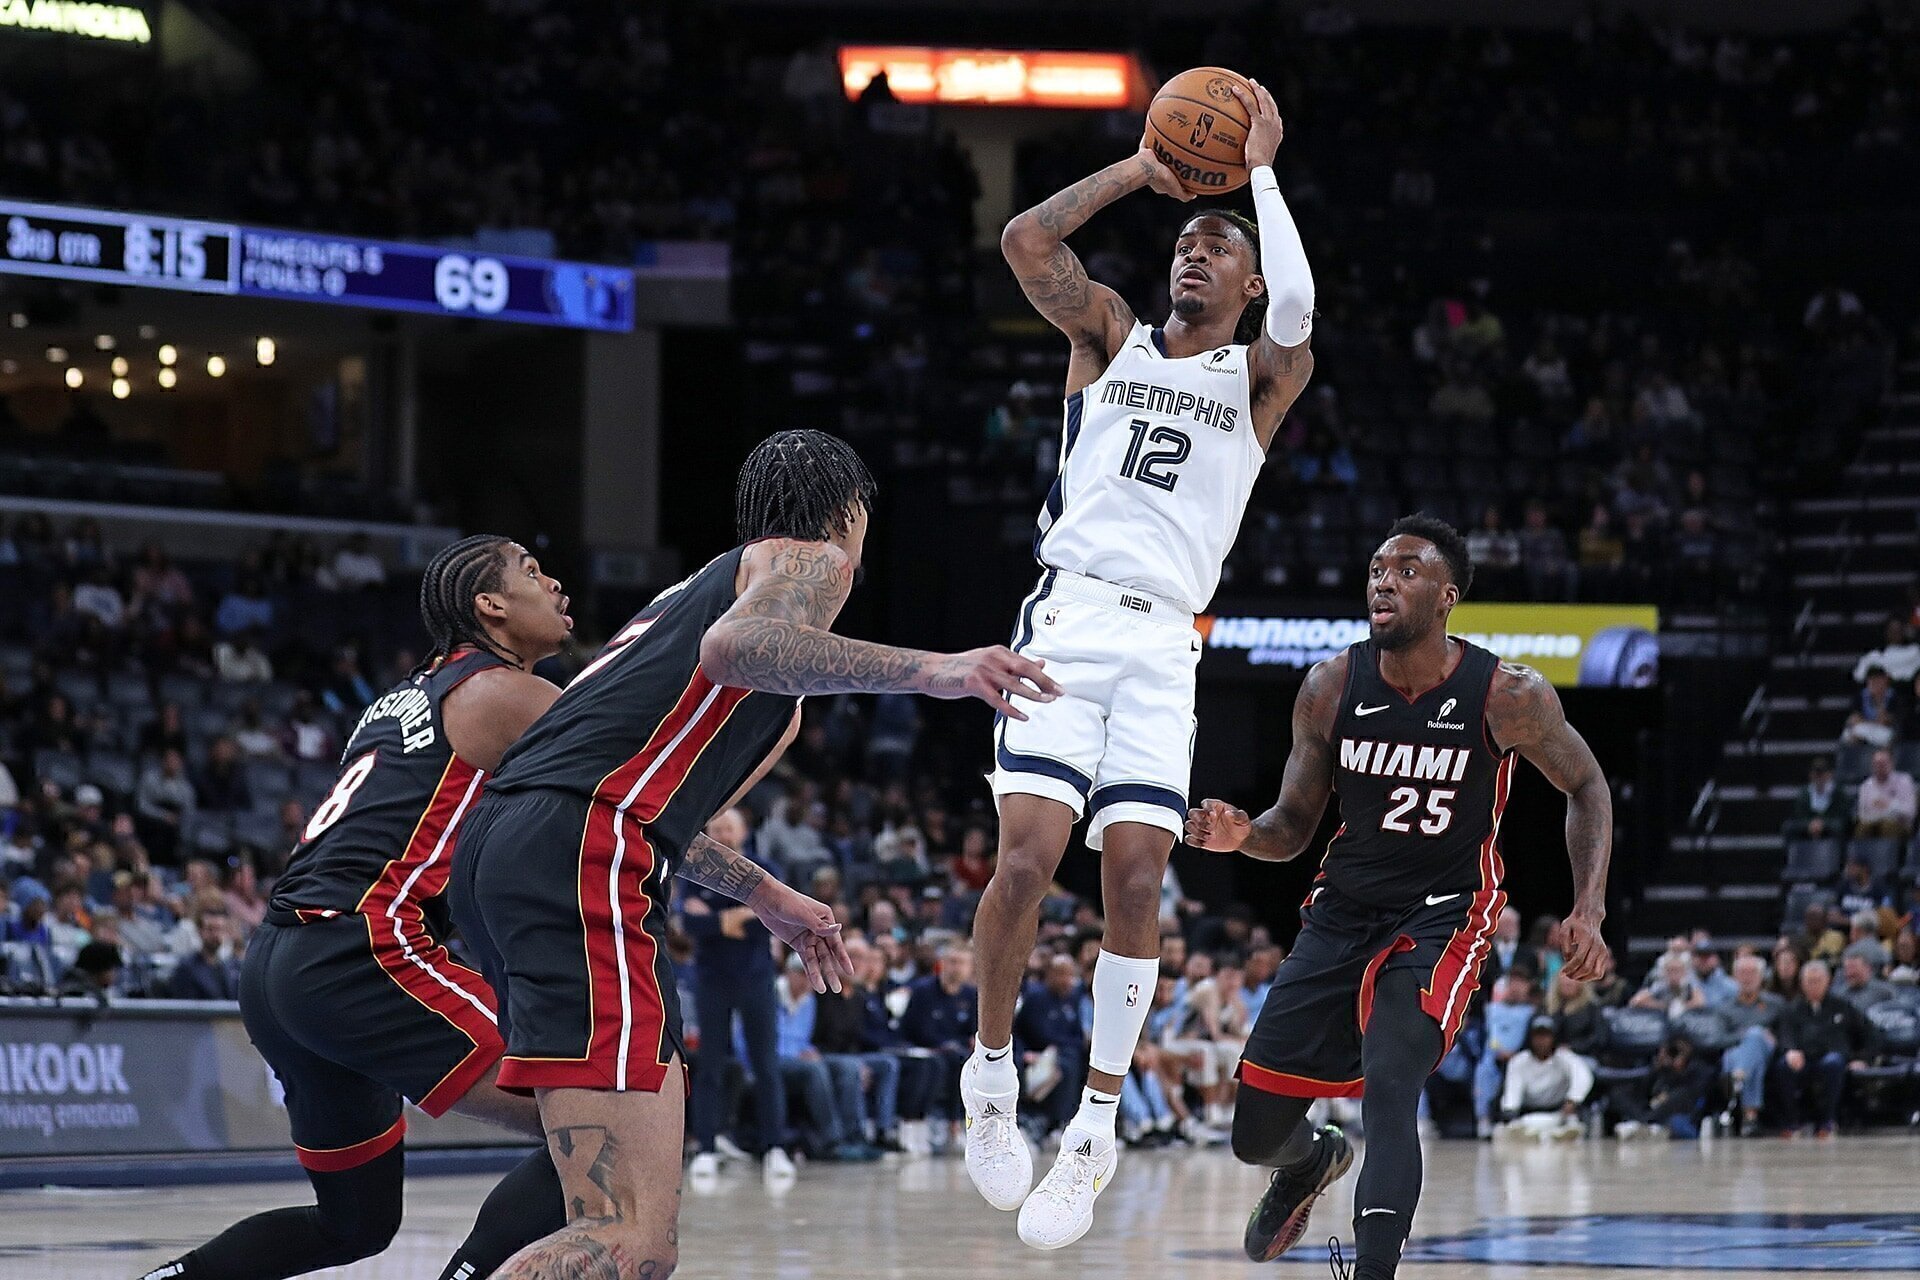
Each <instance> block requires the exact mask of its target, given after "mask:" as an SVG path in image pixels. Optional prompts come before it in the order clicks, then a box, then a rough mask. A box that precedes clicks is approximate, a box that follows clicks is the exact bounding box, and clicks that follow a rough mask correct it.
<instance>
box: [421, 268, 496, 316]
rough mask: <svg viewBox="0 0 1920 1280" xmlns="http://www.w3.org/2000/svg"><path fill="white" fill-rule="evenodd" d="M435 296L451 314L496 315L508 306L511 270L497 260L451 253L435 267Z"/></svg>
mask: <svg viewBox="0 0 1920 1280" xmlns="http://www.w3.org/2000/svg"><path fill="white" fill-rule="evenodd" d="M433 296H434V300H435V301H436V302H438V303H439V304H440V305H441V306H443V307H445V308H446V309H447V310H449V311H478V312H479V313H480V314H481V315H487V316H490V315H494V314H496V313H498V312H499V311H501V310H502V309H503V308H505V307H506V305H507V269H506V267H505V266H503V265H501V263H500V261H499V259H497V258H469V257H467V256H466V255H464V254H459V253H449V254H447V255H445V256H444V257H442V258H441V259H440V260H439V261H438V262H436V263H434V264H433Z"/></svg>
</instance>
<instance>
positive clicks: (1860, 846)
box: [1847, 836, 1900, 880]
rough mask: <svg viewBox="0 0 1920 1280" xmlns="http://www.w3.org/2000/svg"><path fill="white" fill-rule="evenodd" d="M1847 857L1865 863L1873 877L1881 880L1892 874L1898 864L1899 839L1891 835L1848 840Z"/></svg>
mask: <svg viewBox="0 0 1920 1280" xmlns="http://www.w3.org/2000/svg"><path fill="white" fill-rule="evenodd" d="M1847 858H1848V860H1849V861H1854V860H1858V861H1860V862H1864V863H1866V864H1867V866H1868V868H1869V869H1871V870H1872V872H1873V875H1874V879H1876V880H1882V879H1885V878H1886V877H1888V876H1890V875H1892V874H1893V871H1894V868H1895V867H1897V866H1899V865H1900V841H1899V839H1898V838H1896V837H1893V836H1886V837H1876V838H1873V839H1861V840H1850V841H1848V842H1847Z"/></svg>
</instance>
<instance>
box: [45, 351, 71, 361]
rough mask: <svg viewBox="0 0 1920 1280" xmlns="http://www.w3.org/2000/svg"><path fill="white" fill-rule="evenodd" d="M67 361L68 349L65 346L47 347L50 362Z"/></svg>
mask: <svg viewBox="0 0 1920 1280" xmlns="http://www.w3.org/2000/svg"><path fill="white" fill-rule="evenodd" d="M66 362H67V349H66V348H65V347H48V348H47V363H48V364H65V363H66Z"/></svg>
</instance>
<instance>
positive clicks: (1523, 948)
mask: <svg viewBox="0 0 1920 1280" xmlns="http://www.w3.org/2000/svg"><path fill="white" fill-rule="evenodd" d="M1487 965H1488V972H1487V973H1486V974H1485V975H1484V976H1483V977H1482V979H1481V981H1482V982H1483V983H1484V984H1485V985H1486V986H1488V987H1489V988H1491V987H1492V985H1493V983H1494V982H1495V981H1497V980H1498V979H1499V978H1501V977H1503V976H1504V975H1506V974H1508V973H1510V972H1512V971H1513V970H1514V969H1525V970H1526V971H1527V972H1528V973H1533V974H1537V973H1539V972H1540V957H1539V956H1538V955H1536V954H1535V953H1534V950H1533V948H1532V947H1529V946H1528V945H1527V944H1526V943H1524V942H1522V941H1521V940H1520V913H1519V912H1518V911H1516V910H1515V909H1514V908H1512V907H1504V908H1502V909H1501V912H1500V918H1499V919H1498V920H1497V921H1495V922H1494V926H1493V951H1492V952H1491V954H1489V955H1488V956H1487ZM1514 1043H1515V1044H1518V1043H1519V1040H1518V1039H1517V1038H1516V1040H1515V1041H1514Z"/></svg>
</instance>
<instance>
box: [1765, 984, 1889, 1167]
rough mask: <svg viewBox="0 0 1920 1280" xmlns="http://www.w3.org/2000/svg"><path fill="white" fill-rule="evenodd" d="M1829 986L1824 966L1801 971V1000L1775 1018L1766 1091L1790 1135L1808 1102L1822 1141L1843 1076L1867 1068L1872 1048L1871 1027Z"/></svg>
mask: <svg viewBox="0 0 1920 1280" xmlns="http://www.w3.org/2000/svg"><path fill="white" fill-rule="evenodd" d="M1832 981H1833V971H1832V970H1831V969H1829V968H1828V967H1827V965H1826V962H1825V961H1823V960H1809V961H1808V962H1807V963H1806V965H1805V967H1803V968H1802V969H1801V970H1800V998H1799V999H1798V1000H1795V1001H1794V1002H1793V1004H1791V1005H1790V1006H1788V1008H1787V1010H1786V1011H1785V1012H1784V1013H1783V1014H1781V1017H1780V1023H1779V1040H1780V1052H1779V1054H1778V1055H1777V1056H1776V1057H1775V1058H1774V1060H1773V1080H1772V1081H1771V1082H1770V1084H1769V1085H1768V1088H1769V1090H1770V1092H1771V1094H1772V1096H1773V1098H1774V1100H1775V1101H1776V1103H1777V1104H1778V1106H1779V1108H1780V1119H1781V1127H1782V1128H1783V1129H1784V1130H1785V1131H1786V1132H1787V1133H1788V1134H1789V1135H1791V1134H1793V1133H1795V1132H1796V1131H1797V1130H1798V1129H1799V1128H1800V1118H1801V1115H1802V1114H1803V1112H1804V1109H1805V1106H1806V1103H1807V1102H1808V1101H1809V1100H1811V1101H1812V1103H1813V1115H1814V1124H1815V1127H1816V1131H1817V1132H1818V1133H1819V1134H1820V1135H1821V1136H1823V1137H1824V1136H1826V1135H1829V1134H1831V1133H1832V1132H1833V1130H1834V1126H1835V1125H1836V1124H1837V1123H1839V1118H1840V1097H1841V1091H1842V1089H1843V1088H1844V1086H1845V1084H1846V1078H1847V1072H1848V1071H1849V1070H1857V1069H1859V1068H1860V1067H1863V1066H1865V1065H1866V1058H1867V1054H1868V1052H1869V1051H1870V1048H1871V1045H1872V1039H1873V1028H1872V1025H1871V1024H1870V1023H1869V1022H1868V1021H1867V1019H1866V1017H1865V1015H1863V1014H1862V1013H1861V1012H1860V1011H1859V1010H1858V1009H1856V1008H1854V1007H1853V1006H1852V1005H1851V1004H1848V1003H1847V1002H1846V1001H1845V1000H1840V999H1836V998H1835V997H1834V996H1833V993H1832V991H1831V986H1832Z"/></svg>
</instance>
